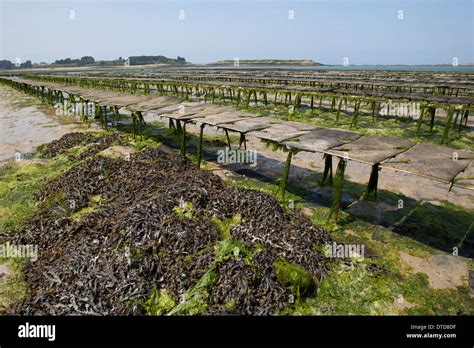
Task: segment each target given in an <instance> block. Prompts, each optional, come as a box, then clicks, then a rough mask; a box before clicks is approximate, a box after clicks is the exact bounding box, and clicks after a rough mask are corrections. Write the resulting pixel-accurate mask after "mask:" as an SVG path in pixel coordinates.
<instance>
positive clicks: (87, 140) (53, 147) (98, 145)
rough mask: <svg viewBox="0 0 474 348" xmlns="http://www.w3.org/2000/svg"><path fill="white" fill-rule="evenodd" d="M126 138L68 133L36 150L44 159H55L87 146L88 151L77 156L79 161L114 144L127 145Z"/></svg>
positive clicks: (116, 134)
mask: <svg viewBox="0 0 474 348" xmlns="http://www.w3.org/2000/svg"><path fill="white" fill-rule="evenodd" d="M125 141H126V140H125V137H124V136H123V135H121V134H119V133H115V132H113V133H109V134H106V135H102V134H94V133H92V132H87V133H81V132H75V133H68V134H65V135H64V136H63V137H61V138H60V139H58V140H54V141H52V142H50V143H48V144H43V145H40V146H38V148H37V149H36V150H37V152H38V154H39V155H40V156H41V157H43V158H53V157H55V156H57V155H60V154H63V153H65V152H67V151H68V150H69V149H71V148H73V147H76V146H87V149H86V150H85V151H83V152H81V153H80V154H79V155H78V156H75V157H76V159H77V160H83V159H84V158H86V157H88V156H91V155H93V154H95V153H97V152H99V151H102V150H105V149H106V148H108V147H110V146H111V145H112V144H119V145H122V144H124V143H125Z"/></svg>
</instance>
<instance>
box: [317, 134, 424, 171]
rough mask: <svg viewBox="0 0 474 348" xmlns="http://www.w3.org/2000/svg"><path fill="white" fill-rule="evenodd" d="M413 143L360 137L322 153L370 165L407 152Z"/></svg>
mask: <svg viewBox="0 0 474 348" xmlns="http://www.w3.org/2000/svg"><path fill="white" fill-rule="evenodd" d="M414 145H415V143H413V142H411V141H408V140H403V139H400V138H391V137H365V136H364V137H361V138H359V139H357V140H356V141H353V142H350V143H347V144H344V145H341V146H337V147H334V148H332V149H329V150H327V151H324V152H326V153H328V154H330V155H335V156H338V157H346V158H347V159H349V160H354V161H358V162H362V163H366V164H370V165H374V164H376V163H380V162H382V161H383V160H386V159H388V158H391V157H393V156H395V155H397V154H399V153H402V152H404V151H407V150H408V149H409V148H411V147H412V146H414Z"/></svg>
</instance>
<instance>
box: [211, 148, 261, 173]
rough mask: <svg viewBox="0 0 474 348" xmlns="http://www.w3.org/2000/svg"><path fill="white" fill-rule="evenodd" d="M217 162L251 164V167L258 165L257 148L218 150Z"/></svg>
mask: <svg viewBox="0 0 474 348" xmlns="http://www.w3.org/2000/svg"><path fill="white" fill-rule="evenodd" d="M217 163H220V164H249V165H250V167H252V168H255V167H256V166H257V150H240V149H229V148H228V147H226V148H225V149H224V150H218V151H217Z"/></svg>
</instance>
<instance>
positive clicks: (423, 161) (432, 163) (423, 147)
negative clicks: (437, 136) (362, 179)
mask: <svg viewBox="0 0 474 348" xmlns="http://www.w3.org/2000/svg"><path fill="white" fill-rule="evenodd" d="M473 159H474V153H473V152H471V151H466V150H459V149H453V148H450V147H446V146H440V145H432V144H416V145H415V146H414V147H412V148H411V149H410V150H408V151H406V152H404V153H402V154H400V155H398V156H396V157H395V158H392V159H390V160H387V161H384V162H383V163H382V168H388V169H393V170H396V171H400V172H406V173H410V174H414V175H419V176H423V177H426V178H430V179H435V180H439V181H442V182H445V183H448V182H451V181H452V180H453V179H454V177H455V176H456V175H458V174H459V173H461V171H463V170H464V169H465V168H466V167H467V166H468V165H469V164H470V162H471V161H472V160H473Z"/></svg>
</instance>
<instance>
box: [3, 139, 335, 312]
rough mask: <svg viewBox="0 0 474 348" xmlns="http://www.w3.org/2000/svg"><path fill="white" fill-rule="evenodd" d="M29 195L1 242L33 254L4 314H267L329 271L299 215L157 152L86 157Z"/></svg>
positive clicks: (322, 239) (55, 146) (58, 149)
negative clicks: (21, 289) (32, 202)
mask: <svg viewBox="0 0 474 348" xmlns="http://www.w3.org/2000/svg"><path fill="white" fill-rule="evenodd" d="M87 137H88V136H86V137H83V136H82V135H81V136H79V135H73V134H69V135H66V136H64V137H63V138H62V139H60V140H59V141H57V142H53V143H52V144H50V145H49V146H48V147H46V150H43V152H42V153H43V154H45V155H47V156H54V154H58V153H62V152H64V151H65V150H66V149H67V148H71V147H73V146H77V145H84V144H85V142H87V141H90V140H91V139H88V138H87ZM116 140H117V139H115V140H114V141H116ZM94 141H96V140H94ZM104 146H105V145H104ZM99 147H100V146H99ZM46 151H47V152H46ZM96 151H97V148H96ZM97 152H98V151H97ZM35 197H36V199H37V200H38V202H39V204H40V209H39V210H38V212H37V213H36V214H35V215H34V216H33V217H31V218H30V219H29V220H28V221H27V222H26V223H25V225H24V227H22V228H21V230H18V231H12V232H11V233H10V234H9V235H8V236H9V237H8V238H9V241H10V242H12V243H16V244H36V245H38V250H39V257H38V259H37V261H35V262H29V263H26V264H25V266H24V267H23V274H24V278H25V281H26V282H27V284H28V293H27V295H26V297H25V298H23V299H22V300H21V301H20V302H18V303H16V304H15V305H13V306H12V307H11V308H10V309H9V312H10V314H21V315H42V314H49V315H78V314H79V315H81V314H88V315H144V314H154V315H156V314H176V315H189V314H204V315H216V314H233V315H268V314H274V313H277V312H278V311H279V310H281V309H283V308H285V307H286V306H288V305H291V304H292V303H294V302H295V301H299V299H300V297H302V296H306V295H308V294H310V293H311V292H313V291H314V289H315V288H316V287H317V283H318V281H320V280H321V279H322V278H323V277H324V276H325V275H326V274H327V273H328V271H329V267H330V265H329V263H330V260H329V259H328V258H326V257H324V256H323V255H322V253H321V252H320V251H319V250H321V248H320V247H321V245H323V244H324V243H326V242H330V237H329V235H328V234H327V233H326V232H325V231H324V230H322V229H321V228H318V227H316V226H314V225H313V224H311V223H310V221H309V220H308V219H307V218H305V217H304V216H302V215H300V214H299V213H296V212H287V211H285V210H284V209H282V207H281V206H280V205H279V204H278V202H277V201H276V200H275V199H274V198H273V197H271V196H269V195H266V194H264V193H262V192H259V191H252V190H246V189H241V188H236V187H232V186H229V185H227V184H225V183H224V182H223V181H222V180H221V179H220V178H219V177H217V176H215V175H213V174H212V173H209V172H205V171H199V170H197V169H196V168H195V166H194V165H193V164H192V163H191V162H190V161H188V160H186V159H183V158H181V157H180V156H178V155H177V154H175V153H174V152H171V153H170V152H168V151H167V152H164V151H163V150H161V149H159V148H153V147H147V148H145V149H144V150H142V151H140V152H137V153H135V154H133V155H131V156H130V158H129V159H121V158H115V159H114V158H107V157H103V156H101V155H99V154H98V153H95V154H92V155H90V154H89V156H88V157H87V158H85V159H84V160H83V161H81V162H79V163H78V164H77V165H75V166H74V167H73V168H71V169H70V170H68V171H66V172H65V173H63V174H62V175H60V176H58V177H57V178H56V179H54V180H52V181H50V182H49V183H47V184H46V185H45V186H44V187H43V188H42V189H41V190H40V191H39V192H37V194H36V196H35ZM81 211H82V212H83V211H87V213H85V214H82V215H81V214H80V213H81ZM77 216H80V218H77Z"/></svg>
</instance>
